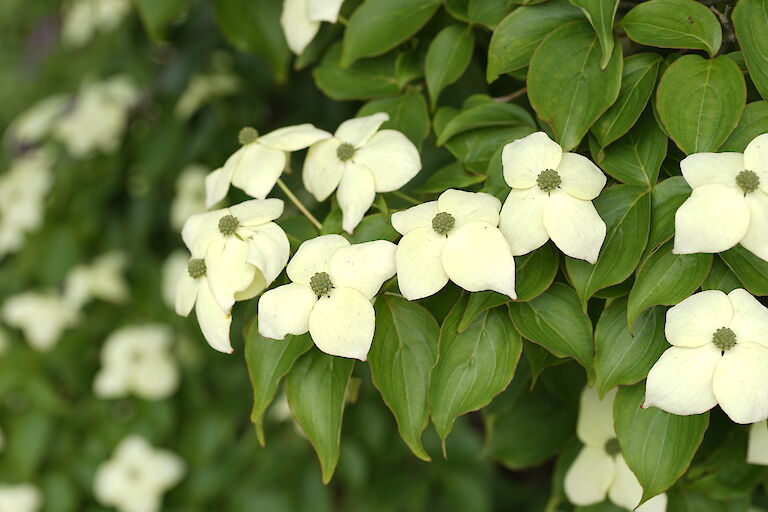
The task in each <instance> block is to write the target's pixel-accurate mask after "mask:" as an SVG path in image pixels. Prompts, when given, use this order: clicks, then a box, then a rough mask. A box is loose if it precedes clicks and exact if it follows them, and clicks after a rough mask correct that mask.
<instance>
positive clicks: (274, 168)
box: [205, 124, 331, 208]
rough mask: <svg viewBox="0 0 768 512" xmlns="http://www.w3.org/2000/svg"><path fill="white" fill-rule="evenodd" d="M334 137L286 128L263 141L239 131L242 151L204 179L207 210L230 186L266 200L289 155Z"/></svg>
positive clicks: (309, 129) (252, 133) (254, 134)
mask: <svg viewBox="0 0 768 512" xmlns="http://www.w3.org/2000/svg"><path fill="white" fill-rule="evenodd" d="M330 136H331V134H330V133H328V132H326V131H323V130H320V129H317V128H315V127H314V126H312V125H311V124H300V125H296V126H286V127H285V128H279V129H277V130H275V131H273V132H270V133H268V134H266V135H264V136H262V137H259V133H258V132H257V131H256V130H254V129H253V128H251V127H246V128H243V129H242V130H240V136H239V140H240V144H242V147H241V148H240V149H238V150H237V151H235V152H234V153H233V154H232V156H230V157H229V158H228V159H227V161H226V162H224V166H223V167H220V168H219V169H216V170H215V171H213V172H212V173H210V174H209V175H208V176H207V177H206V178H205V192H206V200H205V202H206V206H207V207H208V208H210V207H212V206H213V205H215V204H216V203H218V202H219V201H221V200H222V199H224V197H225V196H226V195H227V191H228V190H229V186H230V185H234V186H236V187H237V188H239V189H241V190H243V191H244V192H245V193H246V194H248V195H249V196H251V197H255V198H257V199H264V198H265V197H267V194H269V192H270V191H271V190H272V188H274V186H275V183H277V180H278V179H279V178H280V175H281V174H282V173H283V170H285V167H286V166H287V164H288V153H290V152H291V151H298V150H300V149H304V148H308V147H309V146H311V145H312V144H314V143H316V142H317V141H319V140H323V139H327V138H328V137H330Z"/></svg>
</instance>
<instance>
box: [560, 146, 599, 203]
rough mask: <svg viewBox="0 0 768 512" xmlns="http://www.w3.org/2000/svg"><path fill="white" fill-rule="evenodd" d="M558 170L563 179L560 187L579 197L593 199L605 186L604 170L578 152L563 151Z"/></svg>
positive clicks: (586, 199)
mask: <svg viewBox="0 0 768 512" xmlns="http://www.w3.org/2000/svg"><path fill="white" fill-rule="evenodd" d="M556 170H557V173H558V174H559V175H560V179H561V180H562V182H561V184H560V187H562V189H563V190H565V191H566V192H567V193H569V194H570V195H572V196H573V197H575V198H577V199H583V200H585V201H591V200H592V199H594V198H596V197H597V196H598V195H600V191H601V190H603V187H604V186H605V182H606V177H605V174H603V171H601V170H600V168H599V167H597V166H596V165H595V164H593V163H592V161H591V160H590V159H589V158H587V157H585V156H582V155H579V154H578V153H563V157H562V159H561V160H560V165H559V166H558V167H557V169H556Z"/></svg>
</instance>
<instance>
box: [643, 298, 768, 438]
mask: <svg viewBox="0 0 768 512" xmlns="http://www.w3.org/2000/svg"><path fill="white" fill-rule="evenodd" d="M665 333H666V336H667V341H669V343H671V344H672V345H673V346H672V347H671V348H668V349H667V350H666V352H664V353H663V354H662V355H661V357H660V358H659V360H658V361H657V362H656V364H655V365H653V368H651V371H650V373H649V374H648V381H647V382H646V389H645V393H646V394H645V404H644V405H643V407H651V406H656V407H658V408H660V409H663V410H665V411H667V412H671V413H673V414H683V415H687V414H701V413H703V412H706V411H708V410H709V409H711V408H712V407H714V406H715V405H717V404H720V407H721V408H722V409H723V411H725V413H726V414H727V415H728V416H729V417H730V418H731V419H732V420H733V421H735V422H736V423H755V422H758V421H762V420H764V419H766V417H768V309H767V308H766V307H765V306H763V305H762V304H760V303H759V302H758V301H757V299H755V298H754V297H753V296H752V295H750V294H749V293H748V292H746V291H745V290H742V289H736V290H733V291H732V292H731V293H729V294H728V295H726V294H725V293H723V292H721V291H719V290H707V291H703V292H699V293H696V294H694V295H692V296H690V297H688V298H687V299H685V300H684V301H683V302H681V303H680V304H678V305H677V306H674V307H673V308H670V309H669V311H667V323H666V326H665Z"/></svg>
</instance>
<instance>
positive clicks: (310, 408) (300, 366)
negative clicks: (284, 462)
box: [286, 350, 354, 483]
mask: <svg viewBox="0 0 768 512" xmlns="http://www.w3.org/2000/svg"><path fill="white" fill-rule="evenodd" d="M353 366H354V361H353V360H352V359H345V358H343V357H333V356H329V355H327V354H324V353H322V352H320V351H319V350H311V351H310V352H307V353H306V354H304V355H303V356H302V357H301V358H300V359H299V360H298V361H296V364H295V365H294V366H293V371H291V373H289V374H288V378H287V379H286V391H287V393H288V404H289V405H290V407H291V412H292V413H293V417H294V418H295V419H296V422H297V423H298V424H299V426H301V429H302V430H303V431H304V433H305V434H306V435H307V438H309V441H310V442H311V443H312V446H313V447H314V448H315V452H316V453H317V457H318V459H320V466H322V470H323V483H328V482H329V481H330V480H331V477H332V476H333V473H334V471H335V470H336V464H338V462H339V452H340V449H339V438H340V436H341V418H342V416H343V415H344V396H345V393H346V390H347V383H348V382H349V377H350V375H351V374H352V368H353Z"/></svg>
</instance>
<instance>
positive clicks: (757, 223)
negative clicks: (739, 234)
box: [741, 190, 768, 261]
mask: <svg viewBox="0 0 768 512" xmlns="http://www.w3.org/2000/svg"><path fill="white" fill-rule="evenodd" d="M744 199H745V200H746V202H747V206H749V227H748V228H747V232H746V233H745V234H744V238H742V239H741V245H742V246H744V248H745V249H747V250H748V251H750V252H752V254H754V255H755V256H757V257H758V258H760V259H762V260H764V261H768V194H766V193H764V192H762V191H760V190H756V191H754V192H752V193H751V194H747V195H746V197H745V198H744Z"/></svg>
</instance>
